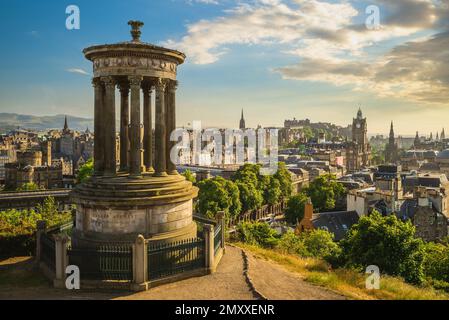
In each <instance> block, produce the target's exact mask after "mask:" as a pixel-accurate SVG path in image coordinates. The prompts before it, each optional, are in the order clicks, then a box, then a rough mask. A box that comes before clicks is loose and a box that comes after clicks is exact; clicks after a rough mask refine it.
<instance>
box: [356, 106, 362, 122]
mask: <svg viewBox="0 0 449 320" xmlns="http://www.w3.org/2000/svg"><path fill="white" fill-rule="evenodd" d="M362 118H363V114H362V106H361V105H359V111H357V119H362Z"/></svg>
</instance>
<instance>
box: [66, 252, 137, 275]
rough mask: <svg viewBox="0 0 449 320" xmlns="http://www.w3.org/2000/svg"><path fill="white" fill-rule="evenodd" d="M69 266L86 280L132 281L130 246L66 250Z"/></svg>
mask: <svg viewBox="0 0 449 320" xmlns="http://www.w3.org/2000/svg"><path fill="white" fill-rule="evenodd" d="M67 255H68V256H69V264H70V265H76V266H78V268H79V269H80V274H81V278H82V279H86V280H118V281H132V280H133V262H132V261H133V254H132V246H131V245H129V246H124V245H108V246H100V247H97V248H71V247H69V248H68V250H67Z"/></svg>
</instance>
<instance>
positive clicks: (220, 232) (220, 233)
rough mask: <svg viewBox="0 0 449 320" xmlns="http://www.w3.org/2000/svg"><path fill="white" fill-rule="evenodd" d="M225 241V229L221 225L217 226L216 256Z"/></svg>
mask: <svg viewBox="0 0 449 320" xmlns="http://www.w3.org/2000/svg"><path fill="white" fill-rule="evenodd" d="M222 241H223V228H222V226H221V224H218V225H217V226H215V234H214V255H217V253H218V250H219V249H220V247H221V246H222Z"/></svg>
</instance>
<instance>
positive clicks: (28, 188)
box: [17, 182, 40, 191]
mask: <svg viewBox="0 0 449 320" xmlns="http://www.w3.org/2000/svg"><path fill="white" fill-rule="evenodd" d="M38 190H40V188H39V186H38V185H37V184H35V183H34V182H27V183H24V184H22V185H21V186H20V187H19V188H17V191H38Z"/></svg>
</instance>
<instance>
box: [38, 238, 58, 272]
mask: <svg viewBox="0 0 449 320" xmlns="http://www.w3.org/2000/svg"><path fill="white" fill-rule="evenodd" d="M40 242H41V243H40V246H41V260H42V261H43V262H44V263H45V264H46V265H47V267H48V268H49V269H50V270H52V271H53V272H56V249H55V247H56V246H55V240H54V239H53V236H52V235H51V234H46V233H43V234H42V235H41V238H40Z"/></svg>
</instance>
